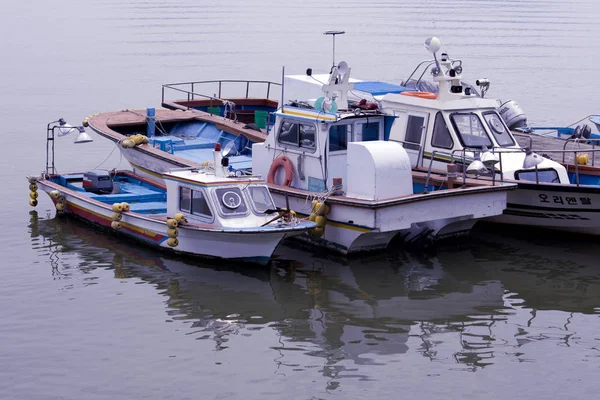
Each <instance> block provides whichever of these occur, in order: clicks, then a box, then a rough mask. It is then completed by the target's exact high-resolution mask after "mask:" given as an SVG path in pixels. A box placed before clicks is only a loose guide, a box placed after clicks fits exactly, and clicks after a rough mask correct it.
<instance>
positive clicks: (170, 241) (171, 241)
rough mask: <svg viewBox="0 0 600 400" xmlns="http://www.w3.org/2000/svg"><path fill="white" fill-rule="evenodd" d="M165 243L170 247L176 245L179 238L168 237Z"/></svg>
mask: <svg viewBox="0 0 600 400" xmlns="http://www.w3.org/2000/svg"><path fill="white" fill-rule="evenodd" d="M167 244H168V245H169V246H171V247H177V245H178V244H179V240H177V238H174V237H170V238H168V239H167Z"/></svg>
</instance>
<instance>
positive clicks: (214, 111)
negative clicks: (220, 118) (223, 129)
mask: <svg viewBox="0 0 600 400" xmlns="http://www.w3.org/2000/svg"><path fill="white" fill-rule="evenodd" d="M208 112H209V113H211V114H213V115H221V107H208Z"/></svg>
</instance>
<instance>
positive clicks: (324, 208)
mask: <svg viewBox="0 0 600 400" xmlns="http://www.w3.org/2000/svg"><path fill="white" fill-rule="evenodd" d="M315 214H317V215H327V214H329V206H328V205H327V204H325V203H319V204H318V207H317V208H316V209H315Z"/></svg>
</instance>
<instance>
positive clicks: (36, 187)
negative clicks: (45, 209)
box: [29, 183, 38, 192]
mask: <svg viewBox="0 0 600 400" xmlns="http://www.w3.org/2000/svg"><path fill="white" fill-rule="evenodd" d="M29 190H31V191H32V192H37V190H38V185H37V184H35V183H30V184H29Z"/></svg>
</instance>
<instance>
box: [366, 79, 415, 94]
mask: <svg viewBox="0 0 600 400" xmlns="http://www.w3.org/2000/svg"><path fill="white" fill-rule="evenodd" d="M354 89H356V90H360V91H361V92H366V93H371V94H372V95H373V96H378V95H382V94H387V93H401V92H404V91H406V90H409V89H408V88H406V87H404V86H399V85H394V84H393V83H387V82H380V81H363V82H354Z"/></svg>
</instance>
